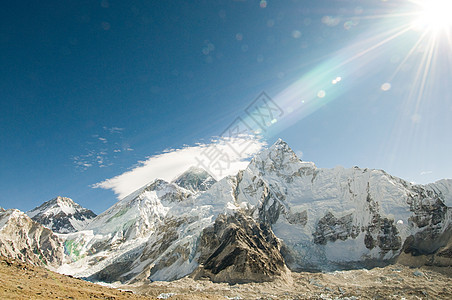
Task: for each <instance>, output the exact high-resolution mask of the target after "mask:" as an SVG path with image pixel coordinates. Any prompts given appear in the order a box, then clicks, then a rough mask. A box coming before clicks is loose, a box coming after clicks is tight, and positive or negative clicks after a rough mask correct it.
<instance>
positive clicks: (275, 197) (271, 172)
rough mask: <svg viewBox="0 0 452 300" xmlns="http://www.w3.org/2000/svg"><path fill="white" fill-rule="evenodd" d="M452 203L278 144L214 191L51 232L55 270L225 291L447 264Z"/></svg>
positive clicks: (113, 212) (144, 192) (180, 182)
mask: <svg viewBox="0 0 452 300" xmlns="http://www.w3.org/2000/svg"><path fill="white" fill-rule="evenodd" d="M451 204H452V180H440V181H438V182H436V183H432V184H428V185H415V184H411V183H409V182H406V181H404V180H402V179H400V178H396V177H393V176H391V175H389V174H387V173H386V172H384V171H382V170H370V169H361V168H358V167H354V168H351V169H345V168H342V167H336V168H334V169H320V168H317V167H316V166H315V165H314V163H311V162H303V161H301V160H300V159H299V158H298V157H297V156H296V155H295V153H294V152H293V151H292V150H291V149H290V147H289V146H288V145H287V144H286V143H285V142H284V141H282V140H278V141H277V142H276V143H275V144H274V145H273V146H271V147H270V148H268V149H266V150H264V151H262V152H261V153H259V154H258V155H256V156H255V157H254V158H253V159H252V160H251V162H250V164H249V165H248V167H247V168H246V169H245V170H243V171H240V172H239V173H238V174H237V175H236V176H229V177H226V178H223V179H222V180H220V181H218V182H215V181H214V180H213V178H211V177H210V176H209V175H208V173H207V172H205V171H203V170H199V169H196V168H191V169H190V170H188V171H187V172H185V173H184V174H182V175H181V176H179V177H178V178H176V179H175V180H174V181H172V182H166V181H164V180H155V181H153V182H152V183H150V184H148V185H146V186H144V187H142V188H140V189H139V190H137V191H135V192H134V193H132V194H130V195H129V196H127V197H125V198H124V199H122V200H120V201H118V202H117V203H116V204H115V205H113V206H112V207H111V208H109V209H108V210H106V211H105V212H104V213H102V214H100V215H99V216H97V217H96V218H94V219H93V220H91V222H90V223H89V224H88V225H87V226H86V227H85V228H84V229H83V230H81V231H77V232H73V233H68V234H59V237H60V238H61V239H63V242H64V248H65V255H66V256H65V261H64V263H63V264H62V265H61V266H60V267H59V269H58V270H59V272H61V273H65V274H70V275H74V276H77V277H84V278H87V279H89V280H92V281H105V282H115V281H121V282H129V283H131V282H134V281H137V280H174V279H178V278H181V277H183V276H186V275H190V274H191V276H193V277H194V278H201V277H208V278H210V279H211V280H212V281H220V282H223V281H225V282H230V283H236V282H249V281H269V280H273V279H274V278H275V277H284V276H285V274H287V273H288V270H289V269H290V270H292V271H302V270H337V269H342V268H353V267H372V266H379V265H384V264H388V263H392V262H394V261H396V260H397V259H399V258H400V257H401V254H403V256H407V255H431V259H430V260H429V263H430V264H433V265H435V264H436V265H450V264H452V257H451V255H450V253H452V252H451V250H452V249H451V247H452V243H451V237H452V210H451ZM41 211H43V209H41ZM3 214H4V213H3ZM0 225H1V224H0ZM433 254H434V255H433Z"/></svg>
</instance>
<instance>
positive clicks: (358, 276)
mask: <svg viewBox="0 0 452 300" xmlns="http://www.w3.org/2000/svg"><path fill="white" fill-rule="evenodd" d="M451 275H452V270H451V268H450V267H449V268H437V269H433V268H426V267H423V268H409V267H406V266H401V265H392V266H388V267H385V268H375V269H372V270H352V271H341V272H333V273H292V276H291V277H290V278H288V279H287V280H286V281H275V282H269V283H250V284H236V285H229V284H226V283H212V282H210V281H207V280H197V281H196V280H193V279H191V278H182V279H179V280H176V281H172V282H153V283H139V284H135V285H128V286H122V287H121V288H122V289H124V290H129V291H134V292H135V294H133V293H131V292H126V291H121V290H117V289H112V288H108V287H104V286H100V285H97V284H93V283H89V282H86V281H83V280H80V279H76V278H71V277H68V276H64V275H61V274H57V273H54V272H51V271H48V270H46V269H44V268H40V267H35V266H32V265H29V264H26V263H23V262H19V261H13V260H10V259H7V258H4V257H0V299H155V298H156V297H158V298H160V299H165V298H167V299H170V300H178V299H223V300H224V299H236V300H239V299H350V300H351V299H400V300H401V299H407V300H408V299H452V277H451ZM138 294H141V295H138Z"/></svg>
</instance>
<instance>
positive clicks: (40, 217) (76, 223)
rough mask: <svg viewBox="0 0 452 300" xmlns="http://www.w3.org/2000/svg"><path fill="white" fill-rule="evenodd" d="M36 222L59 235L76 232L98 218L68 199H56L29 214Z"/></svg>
mask: <svg viewBox="0 0 452 300" xmlns="http://www.w3.org/2000/svg"><path fill="white" fill-rule="evenodd" d="M27 215H28V216H30V218H32V219H33V220H34V221H36V222H38V223H40V224H42V225H44V226H45V227H47V228H49V229H52V230H53V231H54V232H58V233H69V232H75V231H79V230H81V229H83V228H84V227H86V226H87V225H88V224H89V222H90V221H91V220H92V219H93V218H94V217H96V214H95V213H93V212H92V211H91V210H89V209H86V208H83V207H81V206H80V205H79V204H77V203H75V202H74V201H72V199H70V198H66V197H60V196H58V197H56V198H54V199H52V200H49V201H47V202H44V203H43V204H42V205H40V206H38V207H36V208H34V209H32V210H30V211H28V212H27Z"/></svg>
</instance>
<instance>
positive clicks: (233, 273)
mask: <svg viewBox="0 0 452 300" xmlns="http://www.w3.org/2000/svg"><path fill="white" fill-rule="evenodd" d="M280 248H281V243H280V242H279V240H278V239H277V238H276V236H275V235H274V234H273V232H272V230H271V228H270V227H269V226H267V225H265V224H263V223H260V224H259V223H257V222H256V221H255V220H254V219H253V218H251V217H249V216H247V215H245V214H243V213H241V212H237V213H236V214H234V215H219V216H218V217H217V219H216V220H215V223H214V224H213V225H212V226H210V227H207V228H205V229H204V230H203V232H202V234H201V237H200V244H199V251H200V257H199V259H198V263H199V264H200V266H199V268H198V270H196V271H195V272H194V273H193V274H192V276H193V277H194V278H196V279H199V278H202V277H207V278H209V279H210V280H211V281H213V282H227V283H232V284H235V283H246V282H265V281H272V280H275V279H276V278H283V277H288V275H289V273H290V272H288V269H287V267H286V265H285V263H284V258H283V257H282V255H281V252H280Z"/></svg>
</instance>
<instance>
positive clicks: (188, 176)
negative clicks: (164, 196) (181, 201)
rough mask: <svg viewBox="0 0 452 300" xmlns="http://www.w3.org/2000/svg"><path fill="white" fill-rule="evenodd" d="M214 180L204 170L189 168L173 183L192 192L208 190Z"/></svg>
mask: <svg viewBox="0 0 452 300" xmlns="http://www.w3.org/2000/svg"><path fill="white" fill-rule="evenodd" d="M215 182H216V180H215V179H214V178H213V177H212V176H211V175H210V173H209V172H207V171H206V170H204V169H202V168H199V167H195V166H191V167H190V168H189V169H188V170H187V171H185V172H184V173H182V174H181V175H179V176H178V177H177V178H176V179H175V180H173V183H175V184H177V185H178V186H180V187H182V188H184V189H187V190H190V191H192V192H199V191H206V190H208V189H209V188H210V187H211V186H212V185H213V184H214V183H215Z"/></svg>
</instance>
